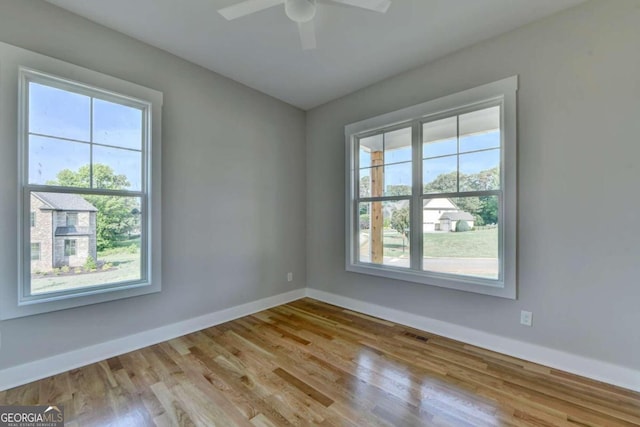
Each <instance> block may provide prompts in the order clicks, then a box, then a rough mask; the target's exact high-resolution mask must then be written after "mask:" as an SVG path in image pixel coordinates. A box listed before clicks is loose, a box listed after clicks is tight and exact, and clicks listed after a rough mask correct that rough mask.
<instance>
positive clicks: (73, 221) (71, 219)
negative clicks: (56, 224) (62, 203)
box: [67, 212, 78, 227]
mask: <svg viewBox="0 0 640 427" xmlns="http://www.w3.org/2000/svg"><path fill="white" fill-rule="evenodd" d="M76 225H78V214H77V213H72V212H67V227H75V226H76Z"/></svg>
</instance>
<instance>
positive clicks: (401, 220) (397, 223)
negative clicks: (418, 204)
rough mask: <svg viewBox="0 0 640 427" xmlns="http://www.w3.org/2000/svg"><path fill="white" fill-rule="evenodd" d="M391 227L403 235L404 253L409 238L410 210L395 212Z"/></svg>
mask: <svg viewBox="0 0 640 427" xmlns="http://www.w3.org/2000/svg"><path fill="white" fill-rule="evenodd" d="M389 225H390V226H391V228H393V229H394V230H396V231H397V232H398V233H400V234H401V235H402V252H404V248H405V239H406V238H408V237H409V208H408V207H404V208H401V209H396V210H394V211H393V213H392V214H391V221H390V224H389Z"/></svg>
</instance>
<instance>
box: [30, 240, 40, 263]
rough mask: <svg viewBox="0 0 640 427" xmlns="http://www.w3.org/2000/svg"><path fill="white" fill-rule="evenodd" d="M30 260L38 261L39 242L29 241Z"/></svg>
mask: <svg viewBox="0 0 640 427" xmlns="http://www.w3.org/2000/svg"><path fill="white" fill-rule="evenodd" d="M31 261H40V243H31Z"/></svg>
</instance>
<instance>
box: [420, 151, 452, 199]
mask: <svg viewBox="0 0 640 427" xmlns="http://www.w3.org/2000/svg"><path fill="white" fill-rule="evenodd" d="M422 177H423V178H422V184H423V186H424V193H425V194H430V193H452V192H455V191H458V156H448V157H438V158H435V159H428V160H423V161H422Z"/></svg>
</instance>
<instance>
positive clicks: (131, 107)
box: [20, 70, 152, 302]
mask: <svg viewBox="0 0 640 427" xmlns="http://www.w3.org/2000/svg"><path fill="white" fill-rule="evenodd" d="M20 77H21V81H22V92H21V96H22V99H21V100H22V109H23V110H22V112H23V118H24V120H23V121H22V126H23V127H22V128H21V129H20V131H21V133H22V135H23V142H22V147H21V148H22V149H23V151H22V152H23V157H24V170H23V176H22V182H23V185H22V188H23V191H24V198H25V201H24V203H25V204H26V205H27V206H26V208H27V209H29V211H34V210H35V209H41V210H44V211H48V212H51V215H52V221H51V223H50V224H46V222H45V221H43V223H42V224H41V228H44V227H49V228H50V229H47V230H44V231H43V230H38V232H35V231H34V232H32V233H31V235H30V236H29V239H30V240H32V239H37V238H40V237H41V233H42V232H44V233H48V234H49V235H51V236H53V244H52V261H51V264H50V265H45V264H43V263H40V265H39V266H38V269H33V271H32V269H31V268H30V265H29V264H26V263H25V271H24V276H23V277H24V280H23V286H22V296H23V299H24V300H27V301H29V302H36V301H38V300H46V299H47V297H59V296H60V295H62V294H64V295H65V296H67V297H68V296H73V295H74V293H80V294H81V293H83V292H86V291H89V292H91V291H96V290H99V291H102V292H104V291H105V290H111V289H119V288H122V287H127V286H139V285H141V284H145V283H148V279H149V264H148V259H149V252H150V250H151V248H150V247H149V245H148V242H149V238H150V236H149V228H148V217H146V216H145V213H148V210H149V207H148V197H147V196H148V195H149V187H150V182H149V179H148V178H149V176H148V175H147V172H148V171H149V168H150V162H151V159H150V157H149V151H150V144H151V141H150V133H149V125H150V120H151V109H152V105H151V104H150V103H149V102H147V101H143V100H140V99H134V98H131V97H128V96H123V95H120V94H117V93H113V92H107V91H104V90H102V89H100V88H97V87H89V86H86V85H84V84H82V83H79V82H75V81H70V80H66V79H61V78H58V77H55V76H52V75H48V74H44V73H41V72H36V71H32V70H21V72H20ZM32 223H33V222H32ZM28 231H29V230H25V232H28ZM61 267H67V268H68V272H67V274H65V275H64V276H61V277H56V278H55V279H54V276H52V274H51V273H52V272H55V271H56V269H57V268H61Z"/></svg>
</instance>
